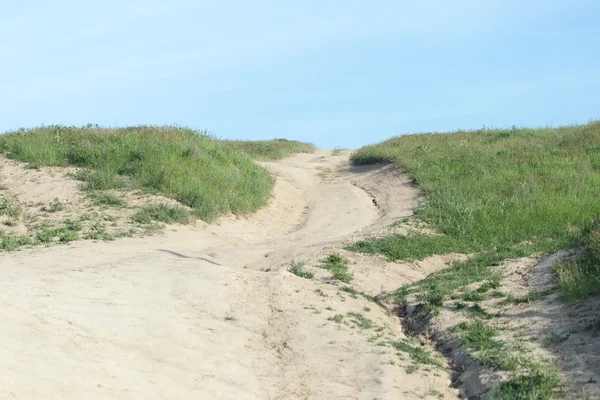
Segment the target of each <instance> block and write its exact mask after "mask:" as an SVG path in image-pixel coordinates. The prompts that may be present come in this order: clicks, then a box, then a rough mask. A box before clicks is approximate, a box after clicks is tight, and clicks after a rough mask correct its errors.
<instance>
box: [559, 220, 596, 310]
mask: <svg viewBox="0 0 600 400" xmlns="http://www.w3.org/2000/svg"><path fill="white" fill-rule="evenodd" d="M584 237H585V239H584V242H583V244H584V248H583V254H582V255H581V257H579V258H578V259H574V260H566V261H562V262H560V263H558V264H557V265H555V267H554V272H555V273H556V276H557V279H558V287H559V289H560V291H561V293H562V295H563V297H565V298H567V299H569V300H579V299H585V298H587V297H589V296H592V295H596V294H599V293H600V220H598V221H596V222H595V223H594V224H593V225H592V226H591V227H589V228H588V229H586V231H585V233H584Z"/></svg>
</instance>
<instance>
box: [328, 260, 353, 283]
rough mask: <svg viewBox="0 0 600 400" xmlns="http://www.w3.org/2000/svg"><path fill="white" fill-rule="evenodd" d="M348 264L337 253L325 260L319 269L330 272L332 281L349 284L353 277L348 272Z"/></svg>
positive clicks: (348, 262) (347, 261)
mask: <svg viewBox="0 0 600 400" xmlns="http://www.w3.org/2000/svg"><path fill="white" fill-rule="evenodd" d="M348 264H350V261H349V260H348V259H347V258H344V257H343V256H342V255H340V254H339V253H333V254H330V255H329V256H328V257H327V258H326V259H325V263H324V264H323V265H321V268H323V269H326V270H328V271H329V272H331V275H332V276H333V278H334V279H337V280H338V281H341V282H344V283H349V282H350V281H351V280H352V279H353V276H352V274H351V273H350V271H348Z"/></svg>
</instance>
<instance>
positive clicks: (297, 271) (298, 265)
mask: <svg viewBox="0 0 600 400" xmlns="http://www.w3.org/2000/svg"><path fill="white" fill-rule="evenodd" d="M288 271H290V272H291V273H292V274H294V275H296V276H299V277H300V278H304V279H312V278H314V276H315V274H313V273H312V272H310V271H305V270H304V263H302V262H296V261H292V262H291V264H290V266H289V268H288Z"/></svg>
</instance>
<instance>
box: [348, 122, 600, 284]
mask: <svg viewBox="0 0 600 400" xmlns="http://www.w3.org/2000/svg"><path fill="white" fill-rule="evenodd" d="M352 161H353V163H355V164H371V163H378V162H387V163H389V162H391V163H394V164H396V165H397V166H398V167H399V168H401V169H402V170H405V171H407V172H409V173H410V174H411V176H412V177H413V179H414V181H415V183H416V184H417V185H418V186H419V187H420V188H421V189H422V191H423V192H424V195H425V201H424V202H423V203H422V204H421V206H420V207H419V208H418V209H417V211H416V216H417V218H419V219H420V220H422V221H424V222H426V223H427V224H429V225H430V226H431V227H433V228H435V229H436V230H437V231H439V232H440V233H442V234H443V236H441V237H440V236H431V235H421V234H414V235H409V236H402V235H395V236H388V237H384V238H381V239H373V240H366V241H363V242H359V243H357V244H355V245H354V246H352V247H351V248H352V249H354V250H358V251H364V252H368V253H375V252H379V253H382V254H385V255H386V256H388V257H389V258H390V259H399V258H403V259H422V258H424V257H426V256H429V255H432V254H443V253H451V252H460V253H478V254H480V255H482V257H483V256H485V257H483V258H484V259H485V260H487V261H482V262H483V263H484V264H485V263H489V262H491V263H497V262H498V261H499V260H501V259H504V258H507V257H513V256H525V255H529V254H531V253H533V252H536V251H552V250H557V249H562V248H568V247H576V246H580V245H581V244H582V243H583V242H584V241H585V240H586V239H585V238H586V236H588V235H589V234H588V231H589V229H586V228H588V227H591V226H593V224H594V221H596V219H597V218H598V217H599V216H600V201H598V199H599V198H600V123H599V122H595V123H591V124H588V125H581V126H568V127H561V128H545V129H517V128H513V129H509V130H499V129H482V130H477V131H470V132H463V131H459V132H453V133H446V134H437V133H427V134H421V135H408V136H401V137H397V138H393V139H391V140H388V141H386V142H383V143H381V144H377V145H373V146H367V147H364V148H362V149H360V150H359V151H357V152H356V153H354V155H353V156H352ZM598 289H600V285H598ZM598 289H596V291H598ZM449 290H450V288H449V289H448V291H449Z"/></svg>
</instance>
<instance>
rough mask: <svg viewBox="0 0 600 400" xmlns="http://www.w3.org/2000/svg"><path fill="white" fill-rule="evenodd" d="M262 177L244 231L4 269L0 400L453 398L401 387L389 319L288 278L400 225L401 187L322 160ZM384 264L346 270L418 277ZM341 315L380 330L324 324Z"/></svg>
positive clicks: (65, 251) (49, 255) (426, 375)
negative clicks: (261, 201) (263, 188)
mask: <svg viewBox="0 0 600 400" xmlns="http://www.w3.org/2000/svg"><path fill="white" fill-rule="evenodd" d="M264 165H265V166H266V167H267V168H269V169H270V170H271V171H272V173H274V174H275V175H276V176H277V185H276V188H275V192H274V196H273V199H272V201H271V202H270V204H269V206H268V207H266V208H265V209H264V210H261V211H260V212H258V213H256V214H255V215H252V216H250V217H248V218H234V217H227V218H222V219H220V220H219V221H218V222H217V223H215V224H212V225H208V224H203V223H198V224H197V225H196V226H194V227H175V228H172V229H169V230H168V231H167V232H166V233H165V234H164V235H160V236H154V237H147V238H138V239H121V240H118V241H115V242H98V243H93V242H76V243H72V244H70V245H65V246H54V247H49V248H33V249H27V250H23V251H18V252H14V253H2V254H0V321H1V323H0V398H2V399H168V400H173V399H369V400H372V399H403V398H440V397H443V398H455V396H456V393H455V392H454V391H453V390H451V389H449V387H448V386H449V384H450V377H449V375H448V373H447V372H446V370H445V369H443V368H432V369H430V370H429V371H427V370H426V369H420V370H418V371H416V372H413V373H409V372H407V368H406V367H407V366H408V365H410V364H411V361H410V359H409V358H408V356H407V355H404V356H402V355H400V356H398V355H397V354H396V353H397V351H396V350H395V349H394V348H393V347H391V346H389V345H385V341H384V339H385V340H389V341H392V340H399V339H401V338H403V337H404V334H403V332H402V329H401V327H400V325H399V322H398V320H397V318H395V317H394V316H391V315H389V314H388V313H386V312H385V311H384V310H383V309H381V308H380V307H379V306H377V305H376V304H374V303H372V302H370V301H368V300H366V299H364V298H362V297H360V296H358V297H356V298H355V297H353V296H349V295H348V294H347V293H345V292H343V291H340V288H341V287H342V286H343V285H340V284H338V283H335V282H332V281H330V280H327V279H321V276H320V275H319V274H317V277H316V279H312V280H307V279H302V278H299V277H297V276H295V275H293V274H291V273H290V272H288V271H287V266H288V265H289V263H290V262H291V261H292V260H298V261H305V262H307V263H308V264H307V265H317V264H318V263H319V260H322V259H323V257H324V256H326V255H327V254H329V253H331V252H332V251H339V250H340V249H341V248H342V246H343V244H344V243H346V242H347V241H348V240H351V239H352V238H356V237H360V236H362V235H367V234H372V233H377V232H379V231H381V230H383V229H385V228H386V226H389V225H390V224H391V223H392V222H393V221H394V220H395V219H396V218H399V217H402V216H409V215H410V210H411V208H412V207H413V206H414V200H415V199H416V197H417V192H416V190H415V189H413V188H411V186H410V185H409V184H408V180H407V179H406V177H404V176H402V175H401V174H399V173H398V172H397V171H394V170H392V169H390V168H389V167H371V168H352V167H350V166H349V164H348V153H344V152H342V153H341V154H339V155H335V156H334V155H332V154H331V152H330V151H325V150H319V151H317V152H316V153H315V154H302V155H296V156H293V157H290V158H288V159H285V160H282V161H280V162H277V163H265V164H264ZM374 199H375V201H373V200H374ZM381 265H382V263H381V262H379V264H377V262H374V263H373V264H370V263H361V264H360V265H358V264H357V265H351V267H350V268H351V270H352V269H353V268H354V269H355V270H354V271H353V272H354V273H355V274H356V276H357V279H356V281H357V282H358V284H360V283H361V282H366V283H368V285H366V286H365V287H362V288H361V287H357V289H360V290H365V291H367V292H371V293H370V294H377V293H372V292H373V291H375V288H378V287H379V285H380V284H381V287H384V286H385V287H394V286H395V287H398V286H400V285H402V284H403V283H405V282H406V280H404V281H402V279H404V278H400V277H403V276H409V277H412V278H416V277H419V274H420V273H422V274H425V273H427V272H428V271H427V270H426V268H425V269H424V270H423V271H421V272H418V271H417V272H414V271H413V272H410V271H409V272H407V271H397V272H393V273H392V272H390V270H389V268H388V270H385V271H384V270H383V269H382V270H381V271H379V270H377V268H379V266H381ZM390 268H395V267H390ZM386 271H387V272H386ZM317 272H318V271H317ZM396 277H398V278H396ZM412 278H407V279H412ZM396 280H397V282H396ZM348 313H356V314H358V313H361V315H364V316H365V317H366V318H368V319H369V320H370V321H372V322H373V325H374V327H379V328H378V329H377V330H375V329H373V328H369V329H363V328H361V327H358V326H355V324H340V323H336V322H335V321H332V320H331V319H333V317H334V316H335V315H348ZM378 335H379V337H380V338H381V340H379V341H378V340H373V338H374V337H375V339H377V338H378V337H377V336H378ZM386 338H387V339H386ZM382 343H383V344H382Z"/></svg>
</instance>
